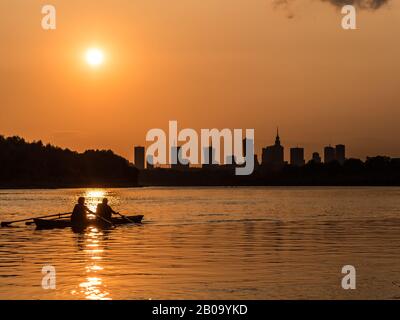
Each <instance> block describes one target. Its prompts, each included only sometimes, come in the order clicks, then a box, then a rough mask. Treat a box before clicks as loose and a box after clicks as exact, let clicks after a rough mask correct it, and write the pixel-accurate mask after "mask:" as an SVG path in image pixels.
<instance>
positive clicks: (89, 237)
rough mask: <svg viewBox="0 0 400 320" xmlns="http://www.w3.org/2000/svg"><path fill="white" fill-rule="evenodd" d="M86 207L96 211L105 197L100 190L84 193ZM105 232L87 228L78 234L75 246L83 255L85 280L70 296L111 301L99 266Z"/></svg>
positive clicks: (102, 268)
mask: <svg viewBox="0 0 400 320" xmlns="http://www.w3.org/2000/svg"><path fill="white" fill-rule="evenodd" d="M84 196H85V198H86V205H87V207H88V208H89V209H90V210H92V211H96V207H97V204H98V203H100V202H101V200H102V199H103V198H104V197H105V196H106V193H105V192H104V191H102V190H92V191H88V192H86V193H85V195H84ZM91 218H94V217H91ZM107 232H108V231H106V230H100V229H98V228H95V227H89V228H87V229H86V230H85V231H84V232H82V233H78V234H77V235H76V236H77V238H76V239H77V246H78V249H79V250H80V251H83V252H84V255H85V279H84V281H82V282H81V283H80V284H79V288H78V289H76V290H72V291H71V294H72V295H75V296H78V297H81V296H82V295H83V296H84V297H85V298H86V299H90V300H109V299H111V296H110V292H109V291H108V289H107V285H106V284H104V282H103V279H102V276H101V272H102V271H104V267H103V266H102V265H101V261H102V259H103V253H104V241H106V240H107Z"/></svg>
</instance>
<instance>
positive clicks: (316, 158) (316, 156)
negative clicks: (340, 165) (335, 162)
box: [311, 152, 321, 164]
mask: <svg viewBox="0 0 400 320" xmlns="http://www.w3.org/2000/svg"><path fill="white" fill-rule="evenodd" d="M311 161H312V162H314V163H317V164H320V163H321V157H320V155H319V153H318V152H314V153H313V154H312V158H311Z"/></svg>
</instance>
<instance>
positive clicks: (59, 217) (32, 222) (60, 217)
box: [25, 215, 64, 226]
mask: <svg viewBox="0 0 400 320" xmlns="http://www.w3.org/2000/svg"><path fill="white" fill-rule="evenodd" d="M62 218H64V217H63V216H62V215H60V216H57V217H56V218H51V219H49V220H51V221H53V220H58V219H62ZM35 219H36V218H35ZM34 223H35V221H27V222H25V225H27V226H30V225H32V224H34Z"/></svg>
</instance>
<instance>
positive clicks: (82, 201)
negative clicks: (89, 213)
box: [78, 197, 85, 205]
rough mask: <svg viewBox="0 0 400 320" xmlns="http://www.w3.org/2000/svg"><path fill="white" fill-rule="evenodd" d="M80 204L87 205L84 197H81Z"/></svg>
mask: <svg viewBox="0 0 400 320" xmlns="http://www.w3.org/2000/svg"><path fill="white" fill-rule="evenodd" d="M78 203H79V204H82V205H84V204H85V198H84V197H79V199H78Z"/></svg>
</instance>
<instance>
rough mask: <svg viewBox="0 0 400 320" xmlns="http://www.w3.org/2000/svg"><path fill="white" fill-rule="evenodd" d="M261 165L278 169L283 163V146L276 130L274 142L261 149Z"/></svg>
mask: <svg viewBox="0 0 400 320" xmlns="http://www.w3.org/2000/svg"><path fill="white" fill-rule="evenodd" d="M261 161H262V165H264V166H266V167H268V168H270V169H273V170H279V169H281V168H283V166H284V165H285V161H284V148H283V146H282V145H281V140H280V138H279V131H278V130H277V132H276V138H275V144H274V145H272V146H268V147H266V148H263V149H262V160H261Z"/></svg>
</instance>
